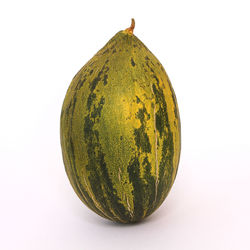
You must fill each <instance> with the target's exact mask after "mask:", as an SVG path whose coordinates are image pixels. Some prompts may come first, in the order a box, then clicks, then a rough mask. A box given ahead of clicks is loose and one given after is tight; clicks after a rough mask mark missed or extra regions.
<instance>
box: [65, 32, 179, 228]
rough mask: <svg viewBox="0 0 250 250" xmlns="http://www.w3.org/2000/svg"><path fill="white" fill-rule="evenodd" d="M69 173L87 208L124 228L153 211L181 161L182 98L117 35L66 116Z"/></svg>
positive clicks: (78, 85)
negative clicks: (180, 102)
mask: <svg viewBox="0 0 250 250" xmlns="http://www.w3.org/2000/svg"><path fill="white" fill-rule="evenodd" d="M61 146H62V153H63V160H64V164H65V169H66V173H67V175H68V177H69V180H70V182H71V185H72V186H73V188H74V190H75V192H76V193H77V195H78V196H79V198H80V199H81V200H82V201H83V203H84V204H85V205H86V206H88V207H89V208H90V209H91V210H93V211H94V212H96V213H97V214H99V215H100V216H102V217H104V218H107V219H110V220H113V221H117V222H122V223H129V222H136V221H140V220H142V219H143V218H145V217H147V216H149V215H150V214H151V213H153V212H154V211H155V210H156V209H157V208H158V207H159V206H160V205H161V204H162V202H163V201H164V199H165V198H166V196H167V194H168V192H169V191H170V189H171V187H172V185H173V183H174V180H175V177H176V173H177V168H178V164H179V158H180V147H181V145H180V118H179V111H178V105H177V101H176V96H175V93H174V90H173V88H172V85H171V83H170V80H169V78H168V76H167V74H166V72H165V70H164V68H163V66H162V65H161V64H160V62H159V61H158V60H157V59H156V57H155V56H154V55H153V54H152V53H151V52H150V51H149V50H148V49H147V48H146V47H145V45H144V44H143V43H142V42H141V41H140V40H139V39H138V38H137V37H136V36H134V35H131V34H128V33H126V32H124V31H121V32H119V33H117V34H116V35H115V36H114V37H113V38H112V39H111V40H110V41H109V42H108V43H107V44H106V45H105V46H104V47H103V48H102V49H101V50H100V51H99V52H98V53H97V54H96V55H95V56H94V57H93V58H92V59H91V60H90V61H89V62H88V63H87V64H86V65H85V66H84V67H82V69H81V70H80V71H79V72H78V73H77V74H76V76H75V77H74V78H73V80H72V82H71V84H70V87H69V89H68V91H67V94H66V97H65V100H64V103H63V107H62V113H61Z"/></svg>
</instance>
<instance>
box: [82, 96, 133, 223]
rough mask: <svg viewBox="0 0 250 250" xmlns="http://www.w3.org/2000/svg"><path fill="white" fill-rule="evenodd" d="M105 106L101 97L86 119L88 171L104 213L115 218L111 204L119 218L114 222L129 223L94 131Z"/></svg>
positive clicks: (91, 107)
mask: <svg viewBox="0 0 250 250" xmlns="http://www.w3.org/2000/svg"><path fill="white" fill-rule="evenodd" d="M104 104H105V98H104V97H101V98H100V101H99V102H98V103H96V100H95V101H94V102H92V103H91V105H90V113H89V114H88V115H87V116H86V117H85V119H84V139H85V143H86V146H87V154H88V165H87V166H86V169H87V170H88V171H89V174H90V175H89V177H88V178H89V182H90V184H91V188H92V190H93V194H94V195H95V198H96V200H97V201H98V202H99V203H100V205H101V207H102V208H103V209H104V211H105V212H107V215H108V216H110V217H112V218H114V215H113V214H112V212H111V209H110V207H109V202H110V203H111V208H112V210H113V211H114V212H115V214H116V215H117V217H118V219H116V218H114V220H117V221H119V220H124V221H128V220H129V215H128V211H126V209H125V207H124V206H123V205H122V204H121V200H120V198H119V197H118V195H117V191H116V190H115V188H114V187H113V183H112V180H111V178H110V176H109V174H108V169H107V166H106V162H105V159H104V157H105V155H104V153H103V151H102V146H101V144H100V141H99V131H98V130H97V129H94V125H95V124H96V123H98V121H97V119H96V118H100V116H101V111H102V109H103V105H104ZM105 196H106V197H108V199H109V200H106V198H105Z"/></svg>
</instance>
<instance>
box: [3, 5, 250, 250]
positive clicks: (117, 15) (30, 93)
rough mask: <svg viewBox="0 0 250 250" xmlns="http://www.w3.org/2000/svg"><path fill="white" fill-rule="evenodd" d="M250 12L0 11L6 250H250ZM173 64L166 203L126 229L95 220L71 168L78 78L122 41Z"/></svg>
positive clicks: (244, 8) (212, 8) (236, 8)
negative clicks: (70, 122)
mask: <svg viewBox="0 0 250 250" xmlns="http://www.w3.org/2000/svg"><path fill="white" fill-rule="evenodd" d="M249 13H250V2H249V1H248V0H246V1H244V0H237V1H236V0H235V1H233V0H232V1H230V0H227V1H223V0H210V1H202V0H197V1H195V0H189V1H184V0H183V1H181V0H175V1H157V0H153V1H152V0H151V1H145V0H144V1H135V0H134V1H131V0H126V1H109V0H105V1H97V0H92V1H91V0H89V1H83V0H82V1H73V0H71V1H48V0H47V1H27V0H26V1H1V3H0V84H1V89H0V111H1V113H0V116H1V122H0V152H1V157H0V168H1V174H0V238H1V240H0V249H3V250H9V249H11V250H12V249H13V250H14V249H25V250H33V249H34V250H40V249H41V250H44V249H46V250H47V249H48V250H50V249H51V250H52V249H53V250H57V249H58V250H59V249H60V250H64V249H69V250H72V249H74V250H78V249H79V250H80V249H81V250H85V249H86V250H99V249H100V250H106V249H107V250H111V249H116V250H118V249H121V250H123V249H124V250H125V249H126V250H138V249H142V250H147V249H150V250H158V249H171V250H175V249H180V250H182V249H185V250H196V249H199V250H200V249H202V250H206V249H209V250H210V249H213V250H217V249H218V250H221V249H226V250H230V249H237V250H238V249H240V250H245V249H246V250H247V249H248V250H249V249H250V238H249V237H250V201H249V197H250V196H249V193H250V132H249V131H250V118H249V114H250V112H249V110H250V100H249V96H250V95H249V92H250V87H249V86H250V14H249ZM131 17H134V18H135V20H136V28H135V31H134V33H135V35H136V36H137V37H139V38H140V39H141V40H142V41H143V42H144V43H145V44H146V46H147V47H148V48H149V49H150V50H151V51H152V52H153V53H154V54H155V55H156V57H158V59H159V60H160V61H161V63H162V64H163V65H164V67H165V69H166V71H167V72H168V75H169V77H170V79H171V81H172V84H173V87H174V89H175V92H176V95H177V98H178V103H179V108H180V114H181V121H182V155H181V162H180V166H179V172H178V175H177V178H176V182H175V184H174V186H173V188H172V191H171V192H170V194H169V196H168V197H167V199H166V201H165V202H164V204H163V205H162V206H161V208H160V209H158V210H157V211H156V212H155V213H154V214H153V215H152V216H151V217H149V218H148V219H146V220H145V221H144V222H143V223H140V224H136V225H120V224H115V223H112V222H109V221H106V220H104V219H102V218H100V217H99V216H97V215H95V214H94V213H93V212H91V211H90V210H88V209H87V208H86V207H85V206H84V205H83V204H82V203H81V201H80V200H79V199H78V198H77V196H76V195H75V193H74V192H73V189H72V187H71V186H70V184H69V181H68V179H67V177H66V174H65V171H64V166H63V162H62V157H61V149H60V140H59V118H60V111H61V106H62V102H63V98H64V95H65V93H66V90H67V88H68V85H69V83H70V81H71V79H72V78H73V76H74V75H75V73H76V72H77V71H78V70H79V69H80V68H81V67H82V66H83V65H84V64H85V63H86V61H88V60H89V59H90V58H91V57H92V56H93V55H94V54H95V53H96V52H97V51H98V50H99V49H100V48H101V47H102V46H104V44H105V43H106V42H107V41H108V40H109V39H110V38H111V37H112V36H113V35H114V34H115V33H116V32H118V31H119V30H122V29H125V28H127V27H128V26H130V19H131Z"/></svg>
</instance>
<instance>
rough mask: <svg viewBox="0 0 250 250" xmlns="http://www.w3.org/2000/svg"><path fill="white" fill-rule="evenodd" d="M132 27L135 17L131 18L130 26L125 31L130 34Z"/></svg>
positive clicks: (133, 26)
mask: <svg viewBox="0 0 250 250" xmlns="http://www.w3.org/2000/svg"><path fill="white" fill-rule="evenodd" d="M134 28H135V19H134V18H132V19H131V25H130V27H129V28H127V29H125V31H126V32H128V33H129V34H131V35H132V34H133V31H134Z"/></svg>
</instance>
